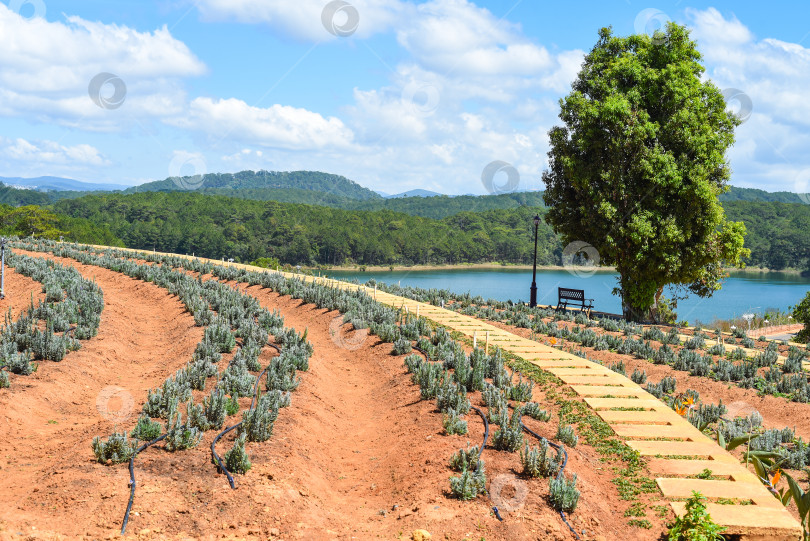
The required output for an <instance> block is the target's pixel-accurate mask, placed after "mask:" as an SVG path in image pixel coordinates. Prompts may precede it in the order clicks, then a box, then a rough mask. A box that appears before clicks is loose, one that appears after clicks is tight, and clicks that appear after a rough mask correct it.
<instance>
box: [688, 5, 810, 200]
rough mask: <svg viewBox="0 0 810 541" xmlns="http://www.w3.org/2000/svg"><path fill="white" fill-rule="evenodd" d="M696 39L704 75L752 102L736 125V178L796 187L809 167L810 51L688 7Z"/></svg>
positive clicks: (760, 185)
mask: <svg viewBox="0 0 810 541" xmlns="http://www.w3.org/2000/svg"><path fill="white" fill-rule="evenodd" d="M687 17H688V18H689V21H690V27H691V28H692V37H693V38H695V39H696V40H697V42H698V47H699V48H700V51H701V52H702V53H703V55H704V60H705V63H706V66H707V71H706V76H707V77H709V78H710V79H711V80H712V81H713V82H714V83H715V84H716V85H717V86H718V87H719V88H720V89H727V88H735V89H738V90H741V91H742V92H744V93H745V94H747V95H748V96H749V97H750V99H751V103H752V105H753V110H752V115H751V117H750V119H749V120H748V121H747V122H745V123H744V124H742V125H741V126H740V127H738V128H737V132H736V135H737V142H736V144H735V147H734V148H733V149H732V150H731V152H730V160H731V164H732V167H733V170H734V175H733V177H732V182H733V183H734V184H736V185H739V186H746V187H755V188H760V189H766V190H771V191H775V190H789V191H793V190H796V189H797V182H798V181H797V180H796V179H797V178H803V177H802V174H803V171H805V170H807V169H808V168H809V167H810V157H808V155H807V152H806V149H807V145H808V143H810V137H808V136H807V129H808V127H810V100H808V99H807V88H809V87H810V49H807V48H805V47H802V46H801V45H799V44H795V43H788V42H785V41H781V40H777V39H772V38H764V39H759V38H757V37H756V36H755V35H754V34H753V32H751V31H750V30H749V29H748V28H747V27H746V26H745V25H744V24H743V23H742V22H741V21H739V20H738V19H737V18H736V17H734V16H728V17H726V16H724V15H723V14H721V13H720V12H719V11H718V10H716V9H714V8H710V9H707V10H703V11H699V10H694V9H690V10H687Z"/></svg>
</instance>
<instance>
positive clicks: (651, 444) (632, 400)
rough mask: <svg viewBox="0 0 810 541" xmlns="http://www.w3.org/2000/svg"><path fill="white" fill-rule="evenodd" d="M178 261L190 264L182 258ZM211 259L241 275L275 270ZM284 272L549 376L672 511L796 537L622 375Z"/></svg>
mask: <svg viewBox="0 0 810 541" xmlns="http://www.w3.org/2000/svg"><path fill="white" fill-rule="evenodd" d="M100 248H101V247H100ZM131 251H133V252H143V251H141V250H131ZM147 253H148V252H147ZM166 255H172V254H166ZM180 257H188V258H189V259H191V257H189V256H180ZM198 259H201V258H198ZM203 260H204V259H203ZM210 261H211V263H214V264H219V265H228V266H233V267H237V268H243V269H246V270H252V271H260V272H261V271H264V272H276V271H267V269H261V268H258V267H251V266H249V265H241V264H237V263H224V262H221V261H216V260H210ZM283 274H284V275H285V276H288V277H297V278H299V279H303V280H304V281H306V282H318V283H321V284H324V285H329V286H332V287H340V288H345V289H351V290H356V289H362V290H364V291H366V292H367V293H368V294H369V295H371V296H373V297H374V298H375V299H376V300H377V301H378V302H381V303H384V304H387V305H389V306H392V307H395V308H401V309H407V310H408V311H409V313H412V314H415V315H419V316H424V317H426V318H428V319H430V320H432V321H434V322H436V323H438V324H440V325H443V326H444V327H446V328H447V329H449V330H453V331H458V332H460V333H462V334H463V335H465V336H467V337H470V338H474V339H475V340H477V341H479V345H480V341H482V340H483V341H484V342H485V343H487V344H488V345H490V346H496V347H499V348H502V349H504V350H506V351H508V352H510V353H513V354H515V355H516V356H518V357H521V358H523V359H525V360H527V361H529V362H531V363H533V364H535V365H537V366H538V367H540V368H542V369H543V370H546V371H548V372H550V373H552V374H554V375H555V376H557V377H558V378H559V379H560V380H562V381H563V382H564V383H565V384H566V385H569V386H570V387H571V389H572V390H573V391H574V392H576V393H577V394H578V395H579V396H580V397H581V398H582V399H583V401H584V402H586V403H587V404H588V405H589V406H590V407H591V408H593V409H594V410H595V411H596V413H597V415H599V416H600V417H601V418H602V419H603V420H604V421H605V422H607V423H608V424H609V425H610V427H611V428H612V429H613V431H614V432H615V433H616V434H617V435H618V436H619V437H620V438H622V439H624V441H625V442H626V443H627V445H629V446H630V447H631V448H633V449H636V450H637V451H638V452H639V453H640V454H641V456H644V457H646V458H647V459H648V465H649V468H650V470H651V471H652V472H653V473H654V474H656V475H658V476H659V477H657V478H656V480H655V481H656V483H657V484H658V487H659V488H660V489H661V492H662V493H663V495H664V497H666V498H667V499H669V500H670V505H671V506H672V508H673V510H674V511H675V513H676V514H678V515H681V514H683V513H684V507H685V504H684V503H683V500H685V499H687V498H689V497H690V496H691V494H692V491H698V492H700V493H701V494H703V495H704V496H706V497H707V498H709V499H710V500H714V501H716V500H721V499H722V500H728V501H730V502H731V503H726V504H719V503H709V504H708V505H707V508H708V511H709V513H710V514H711V516H712V518H713V519H714V521H715V522H716V523H717V524H720V525H722V526H725V527H726V531H725V532H723V533H724V534H730V535H738V536H740V539H745V540H759V539H762V540H764V539H768V540H775V541H781V540H784V541H795V540H796V539H799V538H800V537H801V532H802V530H801V526H800V525H799V523H798V522H797V521H796V520H795V519H794V518H793V516H792V515H791V514H790V513H789V512H788V511H787V510H786V509H785V508H784V507H783V506H782V504H781V503H779V501H777V499H776V498H775V497H774V496H773V495H771V493H770V492H768V490H767V489H766V488H765V487H764V486H763V485H762V483H761V482H760V481H759V480H758V479H757V477H756V476H755V475H754V474H753V473H751V472H750V471H748V470H747V469H746V468H745V467H744V466H743V465H742V464H741V463H740V461H739V460H738V459H736V458H735V457H734V456H732V455H731V454H730V453H728V452H727V451H725V450H724V449H722V448H720V447H719V446H718V445H717V444H716V443H715V442H714V441H713V440H711V439H709V438H708V437H706V436H705V435H704V434H703V433H701V432H700V431H699V430H698V429H697V428H695V427H694V426H692V425H691V424H690V423H689V422H688V421H687V420H686V419H684V418H683V417H681V416H680V415H678V414H677V413H675V412H674V411H673V410H672V409H671V408H670V407H669V406H667V405H666V404H664V403H663V402H661V401H660V400H658V399H657V398H655V397H654V396H652V395H651V394H649V393H647V392H646V391H645V390H644V389H642V388H641V387H640V386H639V385H637V384H636V383H633V382H632V381H631V380H630V379H629V378H627V377H625V376H622V375H620V374H617V373H616V372H613V371H612V370H610V369H608V368H607V367H605V366H602V365H600V364H597V363H594V362H591V361H588V360H585V359H582V358H580V357H577V356H575V355H572V354H570V353H566V352H563V351H560V350H558V349H555V348H552V347H550V346H546V345H544V344H541V343H539V342H535V341H533V340H528V339H526V338H523V337H520V336H517V335H515V334H512V333H509V332H507V331H504V330H501V329H498V328H497V327H495V326H493V325H490V324H488V323H485V322H483V321H481V320H478V319H475V318H473V317H470V316H465V315H462V314H458V313H456V312H453V311H451V310H446V309H444V308H439V307H437V306H433V305H431V304H427V303H422V302H417V301H413V300H410V299H405V298H403V297H399V296H396V295H391V294H388V293H383V292H381V291H376V290H371V289H369V288H366V287H365V286H362V285H356V284H350V283H347V282H343V281H339V280H333V279H328V278H320V277H312V276H307V277H302V276H301V275H296V274H291V273H283ZM631 409H632V410H631ZM706 468H708V469H709V470H711V471H712V475H713V476H714V477H722V478H723V479H712V480H704V479H694V478H689V477H690V476H695V475H697V474H699V473H701V472H702V471H703V470H704V469H706Z"/></svg>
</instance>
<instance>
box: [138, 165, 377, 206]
mask: <svg viewBox="0 0 810 541" xmlns="http://www.w3.org/2000/svg"><path fill="white" fill-rule="evenodd" d="M175 180H176V179H172V178H167V179H165V180H158V181H155V182H148V183H146V184H141V185H140V186H135V187H132V188H128V189H126V190H124V193H138V192H165V191H186V190H187V187H188V186H189V185H190V186H192V187H195V188H197V189H203V190H205V189H220V190H256V189H268V188H269V189H285V190H289V189H293V190H309V191H313V192H320V193H324V194H330V195H336V196H340V197H345V198H348V199H355V200H358V201H366V200H374V199H382V196H380V195H379V194H378V193H376V192H373V191H371V190H369V189H368V188H364V187H363V186H360V185H359V184H357V183H356V182H354V181H352V180H349V179H347V178H346V177H342V176H340V175H331V174H329V173H321V172H318V171H242V172H240V173H214V174H207V175H204V176H203V177H202V183H200V185H199V187H197V181H196V180H195V179H188V178H187V177H186V178H185V179H184V180H183V179H181V181H179V182H176V181H175ZM184 183H185V186H184ZM231 195H232V194H231Z"/></svg>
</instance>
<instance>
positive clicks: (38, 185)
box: [0, 177, 127, 192]
mask: <svg viewBox="0 0 810 541" xmlns="http://www.w3.org/2000/svg"><path fill="white" fill-rule="evenodd" d="M0 182H2V183H3V184H5V185H6V186H12V187H25V188H28V189H31V190H37V191H40V192H46V191H51V190H52V191H56V192H61V191H69V190H73V191H81V192H94V191H105V192H106V191H114V190H123V189H124V188H127V185H123V184H109V183H107V184H105V183H99V184H96V183H94V182H82V181H81V180H74V179H72V178H63V177H36V178H22V177H0Z"/></svg>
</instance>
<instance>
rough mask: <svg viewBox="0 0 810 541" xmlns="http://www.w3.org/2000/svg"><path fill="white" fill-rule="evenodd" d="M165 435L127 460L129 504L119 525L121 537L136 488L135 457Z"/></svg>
mask: <svg viewBox="0 0 810 541" xmlns="http://www.w3.org/2000/svg"><path fill="white" fill-rule="evenodd" d="M167 435H168V434H163V435H162V436H159V437H157V438H155V439H154V440H152V441H150V442H147V443H144V444H143V445H141V446H140V447H138V449H136V450H135V452H134V453H132V456H131V457H130V459H129V503H127V510H126V512H125V513H124V523H123V524H121V535H124V534H126V533H127V524H128V523H129V513H130V511H132V502H133V501H135V487H136V483H135V457H136V456H138V453H140V452H141V451H143V450H145V449H147V448H148V447H151V446H152V445H154V444H156V443H158V442H160V441H163V440H164V439H166V436H167Z"/></svg>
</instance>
